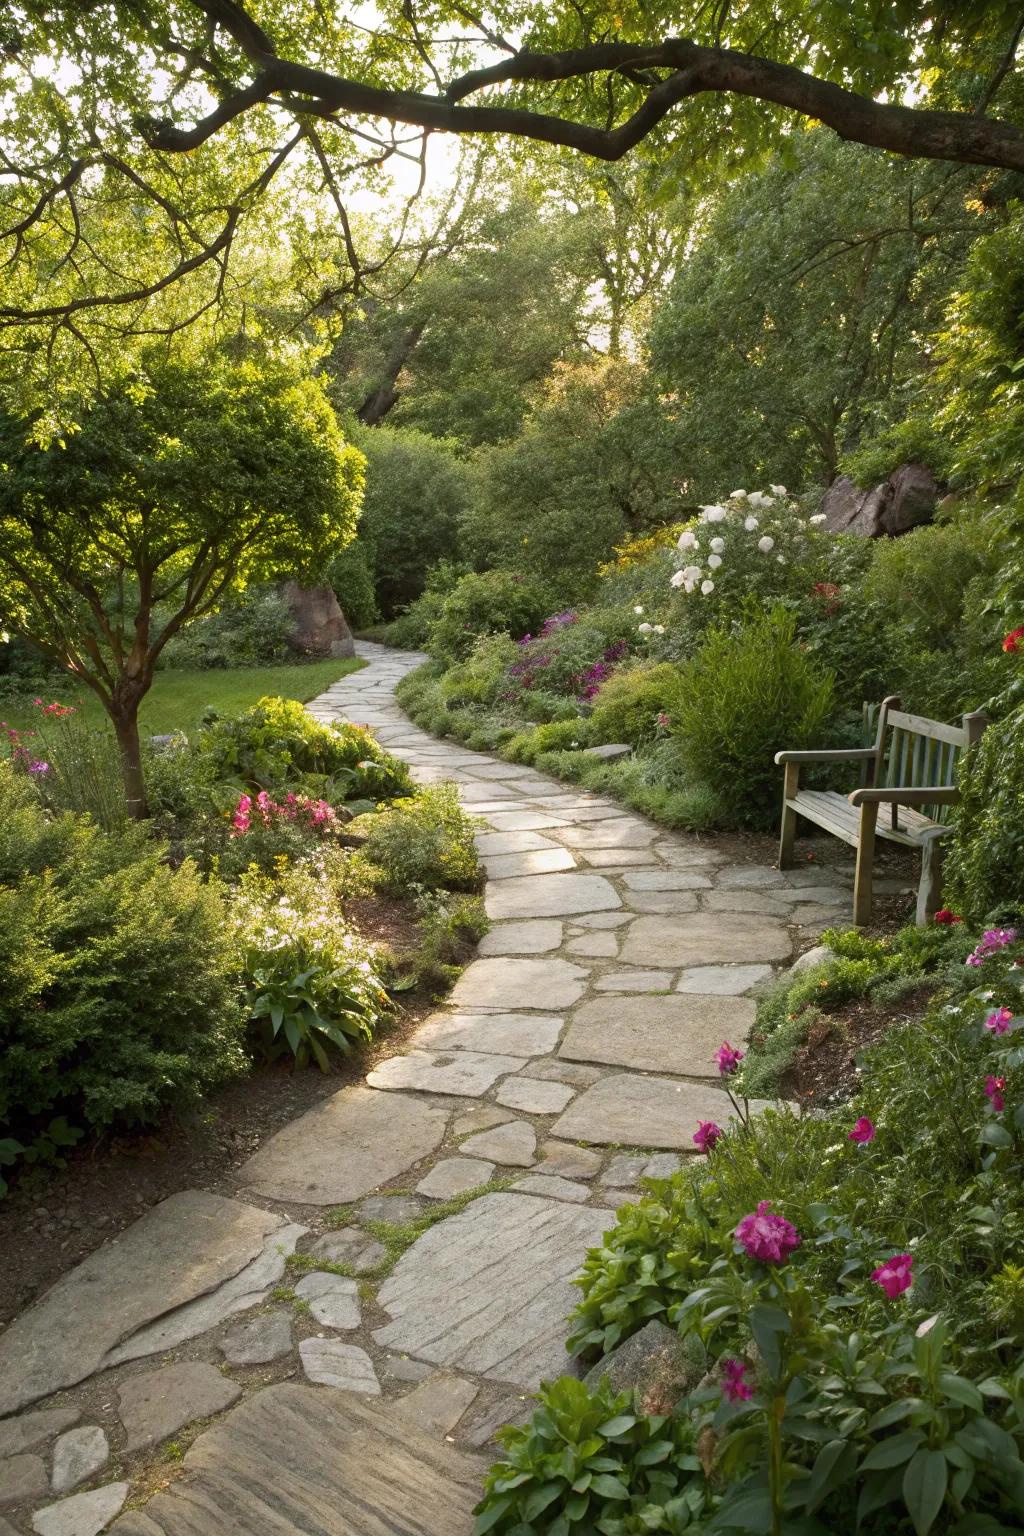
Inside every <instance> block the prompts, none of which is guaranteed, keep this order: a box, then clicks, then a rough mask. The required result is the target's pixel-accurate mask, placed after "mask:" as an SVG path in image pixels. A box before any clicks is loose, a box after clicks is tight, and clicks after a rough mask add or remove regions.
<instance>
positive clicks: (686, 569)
mask: <svg viewBox="0 0 1024 1536" xmlns="http://www.w3.org/2000/svg"><path fill="white" fill-rule="evenodd" d="M702 574H703V572H702V571H701V568H700V566H699V565H684V566H683V580H684V581H699V580H700V578H701V576H702Z"/></svg>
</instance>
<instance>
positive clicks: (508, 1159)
mask: <svg viewBox="0 0 1024 1536" xmlns="http://www.w3.org/2000/svg"><path fill="white" fill-rule="evenodd" d="M460 1150H461V1151H463V1152H465V1153H466V1154H467V1156H469V1157H482V1158H486V1159H488V1161H490V1162H493V1163H503V1164H505V1166H506V1167H510V1168H532V1167H533V1163H534V1159H535V1156H536V1151H537V1132H536V1131H535V1130H534V1128H533V1126H532V1125H529V1124H528V1123H527V1122H526V1121H525V1120H509V1121H507V1122H506V1123H505V1124H504V1125H499V1126H496V1127H495V1129H494V1130H493V1131H482V1132H481V1133H480V1135H478V1136H470V1138H469V1140H468V1141H464V1142H463V1143H462V1147H461V1149H460Z"/></svg>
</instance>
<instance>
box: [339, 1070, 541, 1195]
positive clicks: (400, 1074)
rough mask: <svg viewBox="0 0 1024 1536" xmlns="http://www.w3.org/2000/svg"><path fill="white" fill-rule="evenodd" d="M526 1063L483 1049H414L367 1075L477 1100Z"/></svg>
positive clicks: (378, 1082) (379, 1082) (383, 1083)
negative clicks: (502, 1078)
mask: <svg viewBox="0 0 1024 1536" xmlns="http://www.w3.org/2000/svg"><path fill="white" fill-rule="evenodd" d="M522 1064H523V1063H522V1058H521V1057H518V1056H491V1055H485V1054H483V1053H482V1052H480V1051H410V1052H409V1054H408V1055H407V1056H390V1057H389V1058H388V1059H387V1061H381V1062H378V1064H377V1066H376V1067H374V1069H373V1071H372V1072H368V1073H367V1074H366V1081H367V1082H368V1083H369V1085H370V1087H371V1088H389V1089H391V1088H415V1089H417V1090H418V1091H419V1092H420V1093H450V1094H454V1095H455V1096H456V1097H457V1098H467V1099H477V1098H479V1097H480V1096H481V1095H482V1094H485V1093H486V1092H487V1090H488V1088H493V1086H494V1084H495V1083H496V1082H497V1080H498V1078H499V1077H502V1076H504V1074H505V1073H506V1072H516V1071H518V1069H519V1068H520V1067H521V1066H522ZM431 1150H432V1149H431ZM403 1166H408V1165H407V1164H405V1165H403ZM396 1171H401V1170H396ZM377 1182H378V1183H380V1182H381V1181H380V1180H378V1181H377Z"/></svg>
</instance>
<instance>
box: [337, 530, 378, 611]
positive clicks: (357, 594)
mask: <svg viewBox="0 0 1024 1536" xmlns="http://www.w3.org/2000/svg"><path fill="white" fill-rule="evenodd" d="M327 577H328V580H329V582H330V584H331V587H332V589H333V591H334V595H335V597H336V598H337V599H338V606H339V607H340V609H341V611H342V613H343V614H344V615H345V618H346V619H347V620H348V624H349V627H350V629H354V630H357V631H358V630H361V629H367V628H368V627H369V626H370V625H371V624H372V623H373V622H374V620H375V619H376V618H378V616H379V612H380V610H379V609H378V607H377V595H376V592H375V590H374V582H373V562H372V558H371V555H370V553H369V550H368V549H367V546H366V543H365V540H363V539H355V540H353V542H352V543H351V544H346V545H345V548H344V549H343V550H341V552H340V553H339V554H337V555H335V557H334V559H333V560H332V561H331V566H330V570H329V571H328V573H327Z"/></svg>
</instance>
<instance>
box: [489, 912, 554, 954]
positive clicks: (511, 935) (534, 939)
mask: <svg viewBox="0 0 1024 1536" xmlns="http://www.w3.org/2000/svg"><path fill="white" fill-rule="evenodd" d="M561 942H562V925H561V923H560V922H558V920H557V919H556V918H553V917H539V918H534V919H527V920H526V921H525V922H521V923H498V924H497V926H496V927H494V928H492V929H491V931H490V933H485V934H484V936H483V938H482V939H481V940H480V943H479V945H478V947H477V953H478V954H480V955H483V956H485V957H486V956H489V955H544V954H548V953H550V951H551V950H553V949H557V948H558V947H559V945H560V944H561Z"/></svg>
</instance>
